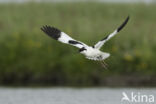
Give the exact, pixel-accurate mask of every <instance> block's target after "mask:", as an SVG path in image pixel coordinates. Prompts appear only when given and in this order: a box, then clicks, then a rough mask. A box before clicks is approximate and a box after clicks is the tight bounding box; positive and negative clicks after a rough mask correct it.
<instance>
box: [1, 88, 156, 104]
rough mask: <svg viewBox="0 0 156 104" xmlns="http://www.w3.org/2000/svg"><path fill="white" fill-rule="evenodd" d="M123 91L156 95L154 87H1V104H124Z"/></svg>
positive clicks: (128, 93)
mask: <svg viewBox="0 0 156 104" xmlns="http://www.w3.org/2000/svg"><path fill="white" fill-rule="evenodd" d="M123 92H125V93H126V94H127V95H128V96H130V94H131V93H132V92H134V94H136V95H138V94H140V95H142V94H143V95H147V97H148V96H149V95H153V96H154V97H156V89H154V88H153V89H133V88H0V104H122V101H121V99H122V97H123V95H122V93H123ZM124 104H130V103H128V102H125V103H124ZM131 104H136V103H131ZM137 104H156V103H137Z"/></svg>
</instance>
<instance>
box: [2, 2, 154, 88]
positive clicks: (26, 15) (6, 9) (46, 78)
mask: <svg viewBox="0 0 156 104" xmlns="http://www.w3.org/2000/svg"><path fill="white" fill-rule="evenodd" d="M155 10H156V6H155V5H144V4H104V3H49V4H48V3H42V4H41V3H26V4H0V84H4V85H11V84H19V85H32V84H43V85H44V84H46V85H48V84H50V85H79V86H81V85H83V86H91V85H143V86H144V85H154V86H155V83H153V82H155V81H156V77H155V76H156V55H155V53H156V36H155V35H156V29H155V28H156V13H155ZM128 15H129V16H130V21H129V23H128V24H127V26H126V27H125V28H124V29H123V30H122V31H121V32H120V33H119V34H118V35H117V36H115V37H114V38H113V39H111V40H110V41H109V42H107V43H106V44H105V46H104V47H103V48H102V50H103V51H106V52H110V53H111V57H110V58H109V59H107V60H106V62H107V63H108V64H109V67H108V69H109V70H104V69H103V68H102V67H101V65H99V64H98V63H97V62H94V61H90V60H87V59H85V58H84V57H83V56H82V55H80V54H79V53H78V49H77V48H75V47H71V46H68V45H65V44H60V43H59V42H56V41H55V40H52V39H50V38H49V37H48V36H46V35H45V34H44V33H43V32H42V31H41V30H40V28H41V27H42V26H43V25H46V24H47V25H51V26H55V27H58V28H59V29H61V30H63V31H64V32H66V33H68V34H69V35H70V36H72V37H73V38H75V39H78V40H80V41H83V42H85V43H86V44H89V45H94V44H95V43H96V42H97V41H98V40H101V39H102V38H104V37H105V36H106V35H107V34H109V33H111V32H113V31H114V30H115V29H116V28H117V27H118V26H119V25H120V24H121V23H122V22H123V21H124V19H125V18H126V17H127V16H128ZM121 80H122V81H121Z"/></svg>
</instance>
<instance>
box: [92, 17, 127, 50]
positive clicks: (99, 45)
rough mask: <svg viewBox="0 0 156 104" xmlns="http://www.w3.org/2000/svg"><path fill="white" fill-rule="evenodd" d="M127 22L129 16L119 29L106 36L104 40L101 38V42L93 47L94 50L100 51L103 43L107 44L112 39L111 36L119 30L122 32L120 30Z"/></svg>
mask: <svg viewBox="0 0 156 104" xmlns="http://www.w3.org/2000/svg"><path fill="white" fill-rule="evenodd" d="M128 20H129V16H128V17H127V18H126V20H125V21H124V22H123V23H122V25H120V27H119V28H117V29H116V30H115V31H114V32H113V33H111V34H109V35H107V36H106V37H105V38H103V39H102V40H101V41H99V42H98V43H96V44H95V45H94V48H96V49H100V48H101V47H102V46H103V45H104V43H105V42H107V41H108V40H109V39H110V38H112V37H113V36H115V35H116V34H117V33H118V32H119V31H120V30H122V28H123V27H124V26H125V25H126V24H127V22H128Z"/></svg>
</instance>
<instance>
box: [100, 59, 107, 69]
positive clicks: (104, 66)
mask: <svg viewBox="0 0 156 104" xmlns="http://www.w3.org/2000/svg"><path fill="white" fill-rule="evenodd" d="M100 63H101V65H102V67H103V68H105V69H108V68H107V66H108V65H107V64H106V63H105V61H100Z"/></svg>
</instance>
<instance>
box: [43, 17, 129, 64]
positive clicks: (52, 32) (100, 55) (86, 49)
mask: <svg viewBox="0 0 156 104" xmlns="http://www.w3.org/2000/svg"><path fill="white" fill-rule="evenodd" d="M128 20H129V16H128V17H127V18H126V20H125V21H124V22H123V23H122V24H121V25H120V26H119V27H118V28H117V29H116V30H115V31H114V32H113V33H111V34H109V35H107V36H106V37H104V38H103V39H102V40H100V41H99V42H97V43H96V44H95V45H94V46H88V45H87V44H85V43H83V42H81V41H77V40H75V39H73V38H71V37H70V36H69V35H67V34H66V33H64V32H63V31H61V30H59V29H57V28H55V27H51V26H47V25H45V26H43V27H42V28H41V30H42V31H43V32H44V33H46V34H47V35H48V36H50V37H51V38H53V39H55V40H57V41H59V42H62V43H65V44H70V45H72V46H75V47H77V48H79V52H80V53H81V54H83V55H84V56H85V57H86V58H87V59H90V60H95V61H100V62H101V63H102V65H103V66H105V65H106V64H105V63H104V60H105V59H106V58H108V57H109V56H110V54H109V53H106V52H102V51H100V48H101V47H102V46H103V45H104V44H105V43H106V42H107V41H108V40H109V39H111V38H112V37H113V36H115V35H116V34H117V33H118V32H119V31H121V30H122V28H123V27H124V26H125V25H126V24H127V22H128Z"/></svg>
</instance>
